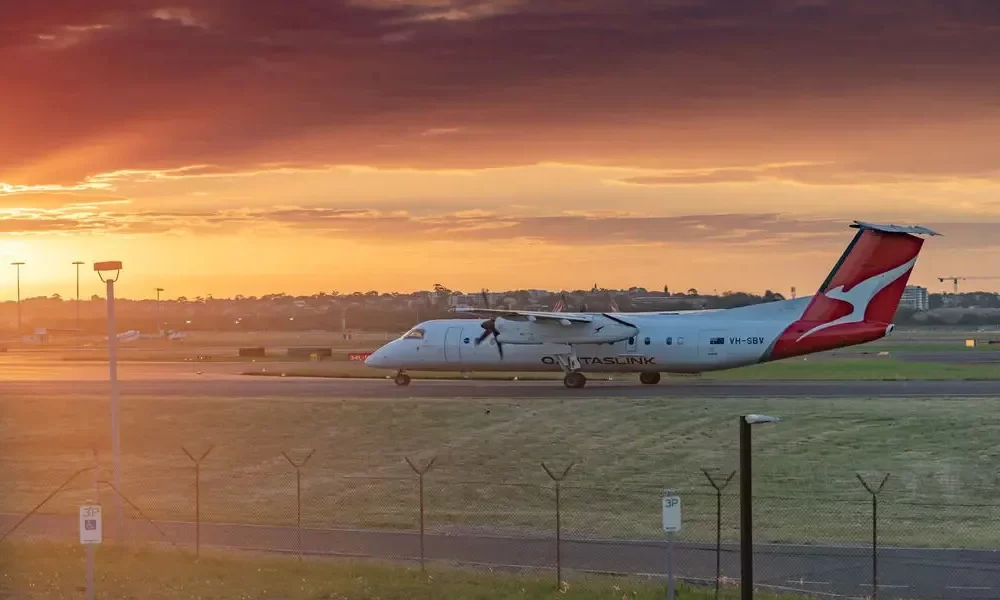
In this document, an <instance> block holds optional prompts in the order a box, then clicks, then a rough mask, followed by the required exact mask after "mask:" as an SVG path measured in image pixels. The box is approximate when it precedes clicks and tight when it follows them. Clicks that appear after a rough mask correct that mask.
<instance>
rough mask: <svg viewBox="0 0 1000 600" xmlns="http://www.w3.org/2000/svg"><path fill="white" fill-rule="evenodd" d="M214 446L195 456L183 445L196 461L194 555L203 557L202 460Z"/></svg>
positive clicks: (185, 451) (190, 456) (188, 454)
mask: <svg viewBox="0 0 1000 600" xmlns="http://www.w3.org/2000/svg"><path fill="white" fill-rule="evenodd" d="M212 448H215V446H214V445H212V446H209V447H208V450H205V453H204V454H202V455H201V456H200V457H198V458H195V457H194V456H193V455H192V454H191V453H190V452H188V450H187V448H185V447H184V446H181V450H183V451H184V454H187V456H188V458H190V459H191V462H193V463H194V555H195V557H199V558H200V557H201V461H203V460H205V457H206V456H208V453H209V452H211V451H212Z"/></svg>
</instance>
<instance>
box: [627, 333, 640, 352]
mask: <svg viewBox="0 0 1000 600" xmlns="http://www.w3.org/2000/svg"><path fill="white" fill-rule="evenodd" d="M638 339H639V338H638V337H636V336H632V337H630V338H629V339H627V340H625V352H628V353H630V354H631V353H633V352H635V347H636V343H637V341H638Z"/></svg>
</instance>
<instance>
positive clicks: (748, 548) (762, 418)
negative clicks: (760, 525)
mask: <svg viewBox="0 0 1000 600" xmlns="http://www.w3.org/2000/svg"><path fill="white" fill-rule="evenodd" d="M777 422H778V418H777V417H769V416H767V415H744V416H741V417H740V598H741V599H742V600H753V514H752V511H753V496H752V494H751V492H752V489H751V485H750V483H751V475H752V472H751V468H750V466H751V465H750V426H751V425H755V424H757V423H777Z"/></svg>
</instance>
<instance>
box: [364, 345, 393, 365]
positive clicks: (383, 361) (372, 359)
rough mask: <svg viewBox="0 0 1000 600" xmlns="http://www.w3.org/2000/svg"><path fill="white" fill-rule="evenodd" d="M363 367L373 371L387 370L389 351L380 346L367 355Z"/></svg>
mask: <svg viewBox="0 0 1000 600" xmlns="http://www.w3.org/2000/svg"><path fill="white" fill-rule="evenodd" d="M365 365H366V366H369V367H372V368H375V369H379V368H387V367H388V366H389V351H388V350H387V349H386V346H382V347H381V348H379V349H378V350H376V351H375V352H372V353H371V354H370V355H368V358H366V359H365Z"/></svg>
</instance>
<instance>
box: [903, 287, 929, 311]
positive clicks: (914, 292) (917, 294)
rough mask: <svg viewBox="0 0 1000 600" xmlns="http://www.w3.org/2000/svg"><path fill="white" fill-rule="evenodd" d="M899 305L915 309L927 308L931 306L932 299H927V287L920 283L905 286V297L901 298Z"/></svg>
mask: <svg viewBox="0 0 1000 600" xmlns="http://www.w3.org/2000/svg"><path fill="white" fill-rule="evenodd" d="M899 305H900V306H902V307H905V308H912V309H914V310H927V309H929V308H930V301H929V300H928V299H927V288H925V287H920V286H919V285H908V286H906V287H905V288H903V297H902V298H900V299H899Z"/></svg>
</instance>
